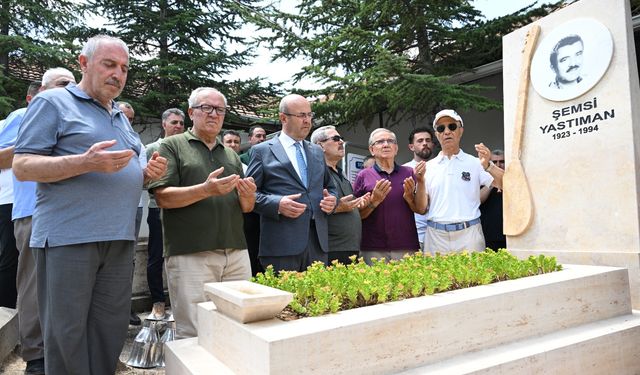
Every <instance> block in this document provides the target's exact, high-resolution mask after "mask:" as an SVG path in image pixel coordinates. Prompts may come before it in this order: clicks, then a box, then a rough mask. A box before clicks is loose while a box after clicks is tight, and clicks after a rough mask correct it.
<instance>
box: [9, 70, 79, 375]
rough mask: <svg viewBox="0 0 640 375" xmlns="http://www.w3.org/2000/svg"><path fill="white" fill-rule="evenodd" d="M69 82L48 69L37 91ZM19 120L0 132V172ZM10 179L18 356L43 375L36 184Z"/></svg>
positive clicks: (61, 72)
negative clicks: (34, 240) (34, 241)
mask: <svg viewBox="0 0 640 375" xmlns="http://www.w3.org/2000/svg"><path fill="white" fill-rule="evenodd" d="M71 82H72V83H75V82H76V79H75V77H74V76H73V73H71V72H70V71H69V70H67V69H65V68H52V69H49V70H47V71H46V72H45V73H44V74H43V76H42V81H41V85H40V87H39V88H38V91H39V92H41V91H45V90H49V89H55V88H60V87H65V86H66V85H67V84H69V83H71ZM34 96H35V95H32V96H31V98H29V95H27V98H28V100H29V101H31V99H32V98H33V97H34ZM23 116H24V112H23V115H22V116H20V117H19V120H18V119H17V118H16V119H14V120H13V121H12V122H10V123H8V124H7V126H6V127H4V128H3V129H2V131H0V149H1V150H2V151H0V152H2V153H3V154H7V158H3V161H2V162H1V163H0V167H1V168H11V162H12V161H13V151H14V146H15V143H16V137H17V135H18V129H19V126H20V123H22V117H23ZM8 171H10V169H8ZM11 178H12V184H13V208H12V210H11V212H12V213H11V219H12V220H13V231H14V235H15V241H16V247H17V249H18V252H19V256H18V268H17V277H16V285H17V291H18V299H17V309H18V325H19V335H20V347H21V350H22V353H21V354H22V359H23V360H24V361H25V362H27V368H26V370H25V373H26V374H44V341H43V339H42V329H41V327H40V318H39V314H38V299H37V287H36V266H35V259H34V257H33V253H32V251H31V248H30V247H29V239H30V237H31V216H32V215H33V211H34V209H35V204H36V183H35V182H33V181H18V180H17V179H16V178H15V175H14V174H13V173H11Z"/></svg>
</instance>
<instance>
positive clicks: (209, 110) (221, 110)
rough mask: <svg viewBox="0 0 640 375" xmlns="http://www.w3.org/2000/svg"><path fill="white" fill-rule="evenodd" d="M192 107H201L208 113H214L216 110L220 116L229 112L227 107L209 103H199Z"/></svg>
mask: <svg viewBox="0 0 640 375" xmlns="http://www.w3.org/2000/svg"><path fill="white" fill-rule="evenodd" d="M191 108H193V109H199V110H201V111H202V112H204V113H206V114H209V115H210V114H212V113H213V111H216V114H217V115H218V116H224V114H225V113H227V109H226V108H224V107H214V106H212V105H209V104H202V105H198V106H195V107H191Z"/></svg>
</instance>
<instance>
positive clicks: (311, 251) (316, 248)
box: [260, 222, 329, 274]
mask: <svg viewBox="0 0 640 375" xmlns="http://www.w3.org/2000/svg"><path fill="white" fill-rule="evenodd" d="M283 246H286V244H283ZM328 259H329V258H328V256H327V253H325V252H324V251H322V247H321V246H320V242H319V241H318V233H317V232H316V226H315V225H314V224H313V222H312V224H311V228H310V230H309V242H308V243H307V247H306V248H305V249H304V251H303V252H302V253H300V254H297V255H290V256H280V257H277V256H276V257H260V262H261V263H262V266H263V267H265V268H266V267H267V266H268V265H269V264H271V265H273V270H274V271H275V272H276V274H277V273H278V271H281V270H283V271H299V272H302V271H306V270H307V267H309V266H310V265H311V264H312V263H313V262H316V261H318V262H322V263H324V264H325V265H327V261H328Z"/></svg>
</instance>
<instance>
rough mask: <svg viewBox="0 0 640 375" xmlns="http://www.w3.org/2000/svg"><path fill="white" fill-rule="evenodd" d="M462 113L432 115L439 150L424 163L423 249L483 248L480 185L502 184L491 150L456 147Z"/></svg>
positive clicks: (460, 136) (458, 141)
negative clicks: (492, 160)
mask: <svg viewBox="0 0 640 375" xmlns="http://www.w3.org/2000/svg"><path fill="white" fill-rule="evenodd" d="M463 126H464V123H463V122H462V117H460V115H459V114H458V113H457V112H456V111H454V110H451V109H445V110H442V111H440V112H438V113H437V114H436V116H435V119H434V120H433V128H434V130H435V131H436V137H437V138H438V141H439V142H440V145H441V146H442V151H440V153H439V154H438V156H436V157H435V158H433V159H432V160H430V161H429V162H427V168H426V173H425V180H426V187H427V197H428V205H429V206H428V207H429V208H428V211H427V231H426V233H425V238H424V244H425V252H427V251H428V252H430V253H431V254H435V253H436V252H439V253H450V252H455V251H462V250H468V251H483V250H484V249H485V242H484V235H483V233H482V226H481V225H480V208H479V207H480V187H481V186H489V185H492V186H495V187H497V188H502V175H503V174H504V171H503V170H502V169H500V168H498V167H497V166H495V165H494V164H493V163H492V162H491V151H489V149H488V148H487V146H485V145H484V144H482V143H480V144H477V145H475V149H476V152H478V158H475V157H473V156H471V155H469V154H467V153H465V152H464V151H462V150H461V149H460V139H461V138H462V133H463V132H464V127H463Z"/></svg>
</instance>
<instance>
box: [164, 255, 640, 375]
mask: <svg viewBox="0 0 640 375" xmlns="http://www.w3.org/2000/svg"><path fill="white" fill-rule="evenodd" d="M620 320H622V321H623V322H626V323H625V324H627V325H624V324H623V326H624V327H623V328H619V329H618V331H625V332H627V334H626V335H619V336H616V334H615V333H616V332H617V331H616V330H615V329H609V330H608V331H607V335H613V336H611V337H615V338H616V340H619V341H620V342H614V341H612V338H611V337H608V340H605V341H606V342H607V343H608V345H611V344H612V342H614V343H615V345H616V347H617V350H622V351H623V352H624V350H625V348H629V350H628V351H629V353H630V354H629V355H628V358H626V359H625V361H623V362H620V361H618V364H616V365H615V366H636V367H629V368H636V369H637V368H640V353H636V352H637V350H635V348H637V345H639V344H640V335H637V334H635V333H638V334H640V331H639V330H638V328H637V327H638V326H640V318H639V317H637V316H636V315H634V314H632V311H631V304H630V296H629V282H628V276H627V271H626V270H625V269H620V268H609V267H593V266H565V269H564V270H563V271H560V272H554V273H550V274H545V275H539V276H532V277H527V278H523V279H518V280H511V281H505V282H500V283H496V284H491V285H484V286H479V287H474V288H468V289H461V290H456V291H451V292H445V293H440V294H436V295H432V296H425V297H419V298H413V299H408V300H404V301H397V302H390V303H385V304H380V305H375V306H369V307H363V308H359V309H353V310H347V311H342V312H339V313H336V314H330V315H325V316H320V317H313V318H304V319H299V320H295V321H289V322H284V321H280V320H277V319H270V320H264V321H259V322H254V323H249V324H243V323H241V322H239V321H236V320H234V319H232V318H230V317H228V316H226V315H224V314H222V313H220V312H219V311H217V310H216V307H215V306H214V304H213V303H211V302H209V303H202V304H200V305H199V311H198V322H199V327H198V334H199V337H198V338H197V339H190V340H181V341H177V342H175V343H170V344H169V345H168V346H169V350H168V352H169V353H167V361H166V362H167V373H171V374H196V373H199V372H198V371H196V370H195V369H197V368H198V366H203V364H204V363H206V364H207V366H206V368H207V371H208V373H212V372H211V371H215V373H221V374H225V373H228V374H296V373H313V374H347V373H348V374H392V373H399V372H403V371H418V370H419V369H421V368H426V367H425V366H427V367H428V366H434V365H439V364H442V363H447V361H452V360H453V361H454V362H455V361H456V358H457V359H459V360H462V361H463V362H464V361H465V359H464V358H465V356H467V355H469V354H470V353H478V352H482V351H491V350H502V351H503V352H504V350H505V347H509V346H510V345H514V343H518V342H519V343H520V344H521V343H522V342H526V340H530V339H533V338H540V337H543V338H544V337H546V336H547V335H553V334H556V333H557V332H559V331H562V330H566V329H572V328H573V329H578V330H581V329H582V328H580V327H583V328H584V330H587V331H588V330H589V327H590V325H592V324H601V323H600V322H603V321H607V322H610V323H608V324H614V323H615V324H618V325H620V324H622V323H621V322H620ZM621 327H622V326H621ZM629 330H632V331H633V330H635V332H634V334H628V333H629ZM549 337H551V336H549ZM622 337H624V338H622ZM561 341H562V340H560V342H561ZM554 342H555V344H553V345H557V344H558V340H557V339H555V341H554ZM553 345H552V343H550V344H549V345H548V346H549V347H550V348H551V347H553ZM567 345H569V344H567ZM543 346H545V344H543ZM589 350H590V351H592V352H594V353H596V354H593V353H592V354H589V355H584V356H581V355H579V353H576V352H571V351H569V352H568V353H569V354H567V357H568V356H575V355H578V357H577V358H578V360H579V361H580V363H581V365H580V366H583V367H581V368H584V369H587V370H588V369H589V368H594V367H593V364H594V363H597V362H598V361H601V360H602V361H604V360H603V359H602V358H600V356H599V355H598V354H597V353H598V352H599V351H598V350H596V351H593V348H591V347H589ZM194 353H200V354H199V355H197V356H196V355H194ZM624 353H626V352H624ZM519 355H520V356H521V355H522V353H520V354H519ZM187 358H188V359H187ZM496 358H501V360H505V359H507V360H508V359H509V358H510V356H509V355H506V356H496ZM563 361H568V360H567V358H565V357H563V356H559V361H558V365H561V364H562V362H563ZM575 361H576V360H571V361H568V362H567V363H569V362H575ZM604 362H606V363H608V362H610V361H609V360H607V361H604ZM604 362H603V363H604ZM546 365H549V364H548V363H547V364H546ZM554 365H556V364H551V366H552V367H551V368H553V366H554ZM483 366H484V365H483ZM491 366H495V364H491V365H490V366H489V367H488V368H491ZM589 366H591V367H589ZM523 368H527V367H526V366H525V367H523ZM612 369H613V370H615V371H618V370H619V369H618V368H612ZM420 371H421V370H420ZM420 371H418V372H415V373H422V372H420ZM510 371H513V368H510ZM615 371H614V372H615ZM445 372H446V371H445ZM465 373H467V372H465ZM585 373H590V372H589V371H586V372H585ZM591 373H592V372H591ZM617 373H625V371H622V372H617Z"/></svg>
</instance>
